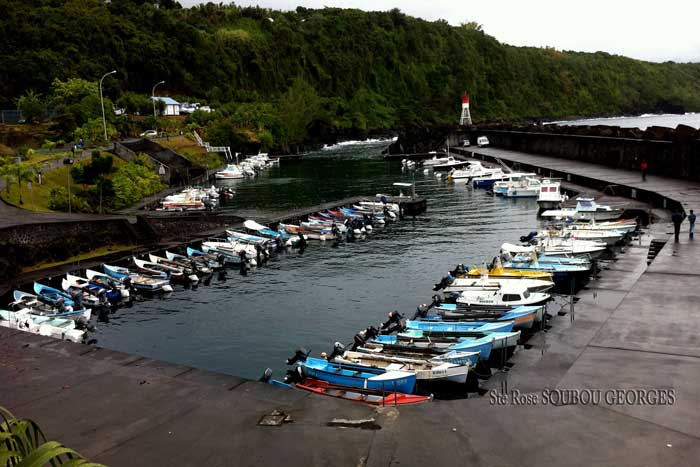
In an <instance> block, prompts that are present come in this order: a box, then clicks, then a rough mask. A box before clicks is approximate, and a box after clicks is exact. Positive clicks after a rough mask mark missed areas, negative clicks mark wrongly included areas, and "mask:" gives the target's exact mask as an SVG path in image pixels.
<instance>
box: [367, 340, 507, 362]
mask: <svg viewBox="0 0 700 467" xmlns="http://www.w3.org/2000/svg"><path fill="white" fill-rule="evenodd" d="M371 342H372V343H373V344H380V345H382V347H383V348H384V349H387V350H394V351H406V352H421V351H429V352H436V353H445V352H449V351H464V352H479V354H480V357H481V358H482V359H483V360H488V358H489V355H491V350H492V349H493V343H494V338H493V337H490V336H489V335H484V336H483V337H479V338H469V337H465V338H463V339H461V340H458V341H455V342H454V343H452V342H439V341H433V340H431V339H427V338H425V339H422V338H420V337H415V338H411V336H410V335H407V336H405V337H402V336H388V335H382V336H377V337H376V338H375V339H373V340H372V341H371Z"/></svg>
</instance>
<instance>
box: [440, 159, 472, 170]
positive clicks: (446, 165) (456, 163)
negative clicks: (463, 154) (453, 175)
mask: <svg viewBox="0 0 700 467" xmlns="http://www.w3.org/2000/svg"><path fill="white" fill-rule="evenodd" d="M469 164H470V162H469V161H460V160H457V159H455V158H454V157H452V156H447V161H445V162H443V163H441V164H435V165H433V166H432V167H433V170H451V169H457V168H459V167H465V166H467V165H469Z"/></svg>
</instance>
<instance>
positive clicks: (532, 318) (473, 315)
mask: <svg viewBox="0 0 700 467" xmlns="http://www.w3.org/2000/svg"><path fill="white" fill-rule="evenodd" d="M435 310H436V311H437V317H432V316H431V318H430V319H422V320H421V321H423V322H426V323H428V324H430V323H435V322H440V321H445V322H448V323H449V324H464V325H466V326H465V327H469V326H475V325H485V324H492V325H496V326H497V325H498V324H499V323H509V325H511V326H512V328H515V329H531V328H532V326H533V325H534V324H535V323H536V322H539V321H542V320H543V319H544V311H545V308H544V307H543V306H539V305H536V306H519V307H515V308H513V309H511V310H503V311H493V312H491V311H489V310H483V311H482V310H479V311H467V310H464V311H463V310H461V309H460V308H459V305H457V304H455V303H443V304H441V305H440V306H438V307H436V308H435ZM479 330H480V331H481V332H488V331H485V330H484V329H483V328H481V329H479ZM510 330H512V329H509V330H508V331H510ZM497 332H507V331H504V330H501V329H499V330H497Z"/></svg>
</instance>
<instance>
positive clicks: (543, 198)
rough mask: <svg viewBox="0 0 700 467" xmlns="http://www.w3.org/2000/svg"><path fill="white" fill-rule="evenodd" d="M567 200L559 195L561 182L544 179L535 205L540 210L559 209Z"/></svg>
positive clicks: (563, 195)
mask: <svg viewBox="0 0 700 467" xmlns="http://www.w3.org/2000/svg"><path fill="white" fill-rule="evenodd" d="M567 199H569V197H568V196H566V195H565V194H563V193H561V181H560V180H557V179H553V178H545V179H544V180H542V183H541V185H540V191H539V194H538V195H537V205H538V206H539V207H540V209H559V208H560V207H561V204H562V203H563V202H564V201H566V200H567Z"/></svg>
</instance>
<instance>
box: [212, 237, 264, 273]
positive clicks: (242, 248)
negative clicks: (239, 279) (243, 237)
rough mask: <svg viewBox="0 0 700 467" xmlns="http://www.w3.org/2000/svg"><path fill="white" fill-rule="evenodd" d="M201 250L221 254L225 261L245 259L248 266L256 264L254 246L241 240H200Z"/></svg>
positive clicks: (236, 262)
mask: <svg viewBox="0 0 700 467" xmlns="http://www.w3.org/2000/svg"><path fill="white" fill-rule="evenodd" d="M202 251H204V252H205V253H209V254H213V255H215V256H217V257H219V256H221V257H222V258H223V260H224V262H226V263H232V264H240V263H241V261H243V260H244V259H245V262H246V263H247V264H248V266H250V267H253V266H257V265H258V262H257V261H256V260H255V258H256V257H257V251H256V250H255V246H253V245H249V244H246V243H241V242H214V241H212V242H202Z"/></svg>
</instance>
